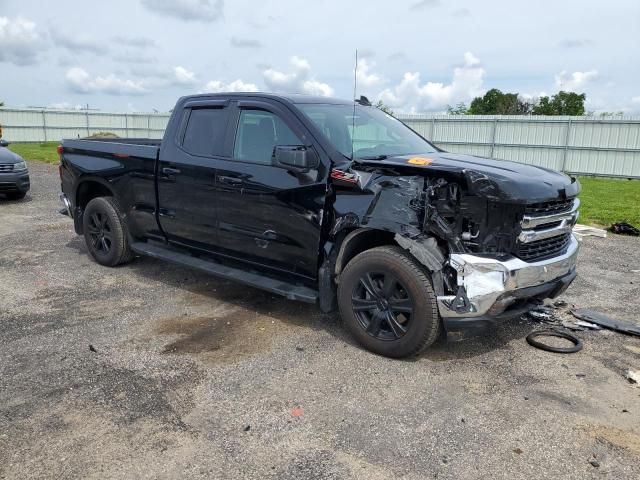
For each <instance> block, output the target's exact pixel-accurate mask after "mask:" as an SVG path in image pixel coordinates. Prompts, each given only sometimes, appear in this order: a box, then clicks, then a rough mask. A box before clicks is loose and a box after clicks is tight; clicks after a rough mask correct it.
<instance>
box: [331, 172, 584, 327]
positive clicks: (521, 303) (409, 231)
mask: <svg viewBox="0 0 640 480" xmlns="http://www.w3.org/2000/svg"><path fill="white" fill-rule="evenodd" d="M392 160H393V161H396V159H392ZM405 160H406V159H405ZM380 163H381V164H379V165H376V166H374V165H372V164H366V165H358V166H357V167H356V166H355V165H354V168H352V169H351V170H350V173H349V174H350V175H351V174H353V176H350V177H349V178H348V180H346V181H345V180H344V176H342V177H341V178H340V179H337V178H336V177H334V181H335V180H337V182H335V183H336V184H337V187H338V189H340V188H341V184H342V186H344V187H347V185H346V184H345V183H344V182H349V183H350V184H351V185H352V189H351V192H352V193H350V194H348V196H341V195H338V196H337V197H336V203H335V208H336V214H337V217H336V222H335V224H334V229H333V232H332V233H334V234H335V233H336V232H337V231H338V230H339V229H341V228H344V227H345V225H347V224H348V225H350V226H355V227H359V228H362V227H365V228H371V229H379V230H383V231H387V232H392V233H394V240H395V242H396V243H397V244H399V245H400V246H401V247H403V248H404V249H406V250H407V251H409V252H410V253H411V254H412V255H413V256H414V257H415V258H416V259H417V260H418V261H419V262H420V263H422V264H423V265H424V266H425V267H426V268H427V269H428V270H429V271H430V272H431V275H432V280H433V286H434V290H435V292H436V295H437V303H438V309H439V313H440V316H441V317H442V319H443V322H444V324H445V327H446V328H447V329H448V330H456V329H457V328H458V327H465V328H466V327H467V326H474V327H475V326H480V325H481V324H486V323H491V322H493V321H495V320H497V319H500V318H508V317H513V316H516V315H518V313H521V312H523V311H526V310H528V309H529V308H531V306H532V305H533V304H535V303H537V302H540V301H541V300H543V299H545V298H553V297H556V296H557V295H559V294H560V293H562V292H563V291H564V290H565V289H566V288H567V287H568V286H569V284H570V283H571V282H572V281H573V279H574V278H575V275H576V273H575V265H576V258H577V253H578V242H577V240H576V239H575V237H574V236H573V235H572V233H571V229H572V227H573V225H574V224H575V222H576V220H577V217H578V206H579V200H578V199H577V198H575V196H576V195H577V193H578V191H579V184H577V182H575V181H574V180H573V179H569V177H566V176H564V175H563V174H560V173H558V172H551V171H548V172H547V171H543V174H545V175H548V179H547V181H545V179H544V178H538V179H536V181H531V179H528V180H522V182H521V183H520V184H518V181H517V178H516V176H515V174H514V173H513V172H511V174H510V176H509V177H500V175H498V174H492V175H488V174H486V173H484V172H482V171H476V170H473V169H457V170H456V169H453V168H451V165H450V164H443V165H442V167H441V168H439V169H438V168H433V167H436V166H437V162H434V163H433V164H432V165H430V168H428V169H427V168H423V169H420V168H411V167H407V165H406V164H404V165H402V166H399V165H397V163H398V162H397V161H396V164H395V165H393V164H392V162H391V161H389V162H380ZM509 163H510V162H509ZM523 168H524V166H523ZM527 168H529V167H528V166H527ZM539 176H540V175H539ZM354 189H355V190H357V191H358V192H359V194H355V192H354V191H353V190H354ZM346 205H348V208H347V209H345V206H346ZM345 210H349V211H345Z"/></svg>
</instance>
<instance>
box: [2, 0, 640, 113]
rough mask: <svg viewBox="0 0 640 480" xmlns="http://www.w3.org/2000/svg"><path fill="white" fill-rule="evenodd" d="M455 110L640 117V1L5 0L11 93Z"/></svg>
mask: <svg viewBox="0 0 640 480" xmlns="http://www.w3.org/2000/svg"><path fill="white" fill-rule="evenodd" d="M356 50H358V55H359V61H358V67H357V96H360V95H366V96H367V97H368V98H369V99H370V100H374V101H377V100H382V101H383V102H384V103H385V104H386V105H388V106H390V107H391V108H392V109H393V110H395V111H397V112H405V113H421V112H442V111H445V110H446V108H447V105H456V104H458V103H460V102H466V103H467V104H468V103H469V102H470V100H472V99H473V98H474V97H475V96H478V95H482V94H483V93H484V92H486V91H487V90H488V89H490V88H499V89H501V90H502V91H509V92H517V93H519V94H520V95H522V96H524V97H538V96H540V95H552V94H554V93H556V92H558V91H559V90H561V89H562V90H568V91H576V92H579V93H583V92H584V93H586V94H587V104H586V107H587V110H589V111H594V112H605V111H606V112H624V113H625V114H639V113H640V81H639V80H638V78H640V0H610V1H608V2H602V1H601V0H579V1H578V0H555V1H551V0H538V1H531V0H529V1H522V0H483V1H482V2H480V1H477V0H476V1H473V0H461V1H451V0H449V1H445V0H393V1H381V0H366V1H365V0H351V1H346V0H339V1H338V0H324V1H323V0H316V1H304V2H303V1H294V0H110V1H99V2H98V1H91V0H82V1H80V0H56V1H55V2H52V1H44V0H40V1H36V0H0V101H4V102H5V105H6V106H13V107H26V106H34V107H52V108H80V107H82V106H84V107H86V106H87V105H88V106H89V108H92V109H94V108H95V109H101V110H106V111H116V112H121V111H143V112H147V111H154V110H157V111H168V110H169V109H171V108H172V107H173V105H174V103H175V101H176V99H177V98H178V97H180V96H182V95H187V94H192V93H204V92H222V91H268V92H284V93H308V94H313V95H326V96H335V97H340V98H351V96H352V95H353V82H354V66H355V51H356Z"/></svg>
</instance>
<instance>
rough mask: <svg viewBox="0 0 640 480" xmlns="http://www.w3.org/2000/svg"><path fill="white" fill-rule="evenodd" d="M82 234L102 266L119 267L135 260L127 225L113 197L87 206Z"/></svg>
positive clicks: (92, 202)
mask: <svg viewBox="0 0 640 480" xmlns="http://www.w3.org/2000/svg"><path fill="white" fill-rule="evenodd" d="M82 231H83V233H84V239H85V242H86V244H87V249H88V250H89V253H90V254H91V256H92V257H93V259H94V260H95V261H96V262H98V263H99V264H100V265H105V266H107V267H115V266H116V265H120V264H122V263H126V262H128V261H130V260H131V259H132V258H133V253H132V252H131V249H130V248H129V238H128V230H127V224H126V222H125V220H124V218H123V215H122V213H121V212H120V207H119V206H118V203H117V202H116V201H115V200H114V199H113V197H97V198H94V199H93V200H91V201H90V202H89V203H88V204H87V207H86V208H85V210H84V214H83V217H82Z"/></svg>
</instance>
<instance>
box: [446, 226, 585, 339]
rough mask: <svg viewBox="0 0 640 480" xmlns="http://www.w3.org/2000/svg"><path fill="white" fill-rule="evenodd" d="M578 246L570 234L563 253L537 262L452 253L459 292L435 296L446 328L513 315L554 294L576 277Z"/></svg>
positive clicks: (554, 295) (450, 261)
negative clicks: (534, 301) (529, 302)
mask: <svg viewBox="0 0 640 480" xmlns="http://www.w3.org/2000/svg"><path fill="white" fill-rule="evenodd" d="M578 249H579V243H578V240H577V239H576V238H575V236H573V235H571V239H570V242H569V245H568V247H567V250H566V252H565V253H564V254H563V255H560V256H557V257H554V258H550V259H547V260H542V261H539V262H525V261H523V260H520V259H519V258H516V257H513V258H510V259H508V260H504V261H501V260H497V259H493V258H484V257H479V256H475V255H468V254H452V255H451V256H450V257H449V265H451V267H453V268H454V269H455V270H456V271H457V273H458V276H457V280H458V286H459V290H458V295H442V296H439V297H438V298H437V300H438V309H439V312H440V316H441V317H442V319H443V321H444V324H445V328H449V327H452V326H456V325H458V324H469V323H472V322H476V321H477V322H485V323H486V322H487V321H490V320H492V319H496V320H497V319H500V318H503V317H513V316H516V315H517V314H518V313H519V312H520V311H524V310H526V309H527V308H526V304H527V301H530V300H542V299H544V298H554V297H557V296H558V295H560V294H561V293H562V292H563V291H564V290H566V288H567V287H568V286H569V285H570V284H571V282H572V281H573V279H574V278H575V276H576V271H575V270H576V260H577V257H578ZM460 287H463V288H460ZM518 308H520V310H519V309H518Z"/></svg>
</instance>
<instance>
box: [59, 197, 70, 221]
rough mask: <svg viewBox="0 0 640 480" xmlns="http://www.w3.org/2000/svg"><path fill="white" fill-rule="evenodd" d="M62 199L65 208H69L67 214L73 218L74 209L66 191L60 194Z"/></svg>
mask: <svg viewBox="0 0 640 480" xmlns="http://www.w3.org/2000/svg"><path fill="white" fill-rule="evenodd" d="M60 201H61V202H62V204H63V205H64V208H66V209H67V215H69V218H73V209H72V208H71V202H70V201H69V199H68V198H67V196H66V195H65V194H64V193H61V194H60Z"/></svg>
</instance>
